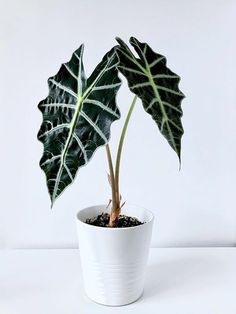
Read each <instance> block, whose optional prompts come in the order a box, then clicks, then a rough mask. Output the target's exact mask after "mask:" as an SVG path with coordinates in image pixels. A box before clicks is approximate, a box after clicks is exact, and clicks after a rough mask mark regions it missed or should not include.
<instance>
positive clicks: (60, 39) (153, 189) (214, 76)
mask: <svg viewBox="0 0 236 314" xmlns="http://www.w3.org/2000/svg"><path fill="white" fill-rule="evenodd" d="M235 12H236V2H235V1H234V0H199V1H189V0H178V1H174V0H168V1H166V0H145V1H143V0H128V1H127V0H120V1H118V2H116V3H115V4H114V2H113V1H110V0H100V1H92V0H90V1H86V0H68V1H64V0H50V1H48V0H10V1H1V2H0V39H1V41H0V42H1V49H0V68H1V77H0V93H1V106H0V116H1V123H0V143H1V154H0V173H1V190H0V191H1V195H0V196H1V198H0V199H1V206H0V207H1V209H0V247H35V248H38V247H75V246H76V243H77V239H76V231H75V228H74V217H75V213H76V212H77V211H78V210H79V209H80V208H84V207H87V206H89V205H96V204H100V203H105V202H106V201H108V199H109V197H110V190H109V185H108V183H107V175H106V170H107V162H106V159H105V151H104V149H100V150H99V151H98V152H97V154H96V156H95V157H94V159H93V160H92V162H91V163H90V164H89V165H88V166H87V167H85V168H83V169H81V171H80V173H79V175H78V177H77V180H76V182H75V183H74V184H73V185H72V186H71V187H70V188H68V190H67V191H66V192H65V193H64V195H63V196H62V197H61V198H60V199H58V201H57V202H56V204H55V208H54V210H53V211H51V210H50V202H49V197H48V194H47V189H46V184H45V178H44V174H43V173H42V171H41V170H40V169H39V167H38V162H39V159H40V157H41V154H42V145H41V143H39V142H38V141H37V140H36V134H37V131H38V128H39V125H40V123H41V114H40V112H39V111H38V109H37V103H38V102H39V101H40V100H41V99H42V98H44V97H46V95H47V91H48V88H47V78H48V77H49V76H51V75H54V74H55V73H56V72H57V71H58V69H59V66H60V64H61V63H62V62H65V61H67V60H68V59H69V58H70V56H71V53H72V52H73V50H74V49H76V48H77V47H78V46H79V45H80V44H81V43H82V42H84V43H85V69H86V72H87V74H89V73H90V72H91V70H92V69H93V68H94V66H95V65H96V64H97V63H98V62H99V61H100V60H101V58H102V56H103V55H104V53H105V52H106V51H107V50H108V49H110V47H111V46H112V45H114V44H115V41H114V37H115V36H116V35H119V36H121V37H122V38H124V39H125V40H127V39H128V38H129V37H130V35H136V36H137V37H138V38H139V39H140V40H141V41H142V40H143V41H147V42H148V43H149V44H150V45H151V46H152V47H153V49H154V50H156V51H158V52H160V53H162V54H164V55H166V56H167V59H168V65H169V66H170V67H171V69H172V70H173V71H175V72H176V73H178V74H179V75H180V76H181V77H182V80H181V85H180V86H181V89H182V90H183V92H184V93H185V94H186V99H185V100H184V101H183V109H184V118H183V124H184V127H185V135H184V137H183V150H182V151H183V154H182V170H181V172H179V171H178V160H177V157H176V156H175V154H174V152H173V151H172V150H171V148H170V147H169V146H168V144H167V143H166V141H165V140H164V139H163V138H162V136H161V135H160V134H159V131H158V129H157V127H156V125H155V124H154V122H153V121H152V119H151V118H150V117H149V116H148V115H147V114H146V113H145V112H144V110H143V108H142V106H141V104H140V103H138V104H137V106H136V108H135V111H134V115H133V117H132V120H131V123H130V126H129V129H128V134H127V138H126V142H125V148H124V155H123V159H122V172H121V183H122V184H121V192H122V196H123V199H124V200H127V201H128V202H130V203H134V204H139V205H140V206H143V207H146V208H148V209H150V210H152V211H153V212H154V213H155V214H156V217H157V224H156V226H155V228H154V233H153V242H152V246H183V245H190V246H191V245H198V246H204V245H212V246H213V245H233V244H234V243H235V231H236V219H235V175H236V163H235V160H236V142H235V138H236V123H235V121H236V106H235V70H236V67H235V65H236V58H235V55H236V41H235V32H234V30H235V29H236V13H235ZM131 99H132V95H131V94H130V92H129V91H128V89H127V88H126V82H125V81H124V84H123V86H122V91H121V93H120V95H119V97H118V104H119V106H120V108H121V111H122V113H123V117H124V115H125V113H126V111H127V109H128V105H129V103H130V102H131ZM121 125H122V123H121V121H119V122H117V123H115V124H114V125H113V127H112V147H113V149H114V148H115V147H116V143H117V139H118V135H119V134H120V128H121Z"/></svg>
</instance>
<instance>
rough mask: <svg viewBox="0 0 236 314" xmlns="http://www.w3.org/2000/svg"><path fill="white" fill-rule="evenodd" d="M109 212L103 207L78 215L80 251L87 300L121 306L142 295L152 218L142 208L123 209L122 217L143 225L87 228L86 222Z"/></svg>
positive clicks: (127, 206) (91, 208)
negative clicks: (129, 217) (128, 217)
mask: <svg viewBox="0 0 236 314" xmlns="http://www.w3.org/2000/svg"><path fill="white" fill-rule="evenodd" d="M102 212H108V209H107V208H106V206H105V205H98V206H93V207H88V208H85V209H83V210H81V211H79V213H78V214H77V220H76V221H77V230H78V238H79V251H80V258H81V265H82V271H83V279H84V287H85V292H86V294H87V296H88V297H89V298H90V299H92V300H93V301H95V302H97V303H100V304H103V305H108V306H121V305H125V304H129V303H132V302H134V301H136V300H137V299H139V298H140V296H141V295H142V293H143V287H144V275H145V269H146V263H147V258H148V252H149V246H150V240H151V233H152V225H153V219H154V217H153V214H152V213H151V212H150V211H148V210H146V209H143V208H141V207H137V206H131V205H126V208H124V210H122V213H123V214H125V215H128V216H132V217H136V218H138V219H139V220H140V221H142V222H145V223H144V224H143V225H140V226H136V227H128V228H103V227H96V226H92V225H88V224H86V223H85V221H86V219H87V218H92V217H95V216H97V215H99V214H101V213H102Z"/></svg>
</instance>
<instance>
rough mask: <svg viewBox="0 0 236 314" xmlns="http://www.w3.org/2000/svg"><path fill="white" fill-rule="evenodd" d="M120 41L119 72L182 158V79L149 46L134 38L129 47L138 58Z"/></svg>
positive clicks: (118, 39)
mask: <svg viewBox="0 0 236 314" xmlns="http://www.w3.org/2000/svg"><path fill="white" fill-rule="evenodd" d="M117 41H118V43H119V47H118V49H117V54H118V57H119V59H120V62H119V66H118V69H119V70H120V71H121V73H122V74H123V75H124V76H125V77H126V79H127V81H128V85H129V88H130V90H131V91H132V92H133V93H134V94H136V95H137V96H138V97H140V98H141V100H142V103H143V107H144V109H145V111H146V112H147V113H149V114H150V115H151V116H152V118H153V119H154V121H155V122H156V123H157V125H158V127H159V130H160V131H161V133H162V134H163V135H164V137H165V138H166V139H167V141H168V142H169V144H170V146H171V147H172V148H173V149H174V150H175V152H176V153H177V155H178V157H179V158H180V151H181V137H182V135H183V127H182V123H181V116H182V109H181V101H182V99H183V98H184V94H183V93H182V92H181V91H180V90H179V87H178V84H179V80H180V77H179V76H178V75H176V74H175V73H173V72H172V71H171V70H170V69H169V68H167V66H166V58H165V57H164V56H162V55H160V54H158V53H155V52H154V51H153V50H152V49H151V48H150V46H149V45H148V44H146V43H140V42H139V41H138V40H137V39H136V38H134V37H131V39H130V44H131V45H132V46H133V47H134V49H135V51H136V52H137V54H138V56H139V58H137V57H136V56H135V55H134V54H133V52H132V51H131V50H130V49H129V47H128V46H127V45H126V44H125V43H124V42H123V41H122V40H121V39H120V38H117Z"/></svg>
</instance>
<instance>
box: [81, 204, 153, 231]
mask: <svg viewBox="0 0 236 314" xmlns="http://www.w3.org/2000/svg"><path fill="white" fill-rule="evenodd" d="M126 205H128V206H132V207H138V208H140V209H143V210H145V211H146V212H147V213H148V215H149V216H150V218H149V220H148V221H147V222H145V223H143V224H141V225H138V226H133V227H124V228H109V227H100V226H94V225H90V224H87V223H86V222H84V221H82V220H81V219H80V218H79V214H80V213H81V212H82V211H86V210H87V209H89V208H92V207H98V206H99V207H100V206H101V207H105V208H106V207H107V205H106V204H98V205H92V206H88V207H85V208H83V209H80V210H79V211H78V212H77V214H76V221H77V222H78V223H79V224H81V225H83V226H86V227H87V228H98V230H99V229H101V230H107V231H108V232H122V231H123V232H124V231H126V230H135V229H138V228H143V227H144V226H147V225H148V224H150V223H152V222H153V221H154V218H155V216H154V214H153V212H152V211H151V210H149V209H146V208H145V207H142V206H139V205H136V204H130V203H126ZM88 218H89V217H88Z"/></svg>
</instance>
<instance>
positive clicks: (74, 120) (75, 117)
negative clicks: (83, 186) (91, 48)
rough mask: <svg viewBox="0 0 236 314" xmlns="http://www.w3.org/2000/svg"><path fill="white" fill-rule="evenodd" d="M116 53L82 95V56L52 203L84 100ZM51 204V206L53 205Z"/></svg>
mask: <svg viewBox="0 0 236 314" xmlns="http://www.w3.org/2000/svg"><path fill="white" fill-rule="evenodd" d="M114 55H115V52H114V53H113V54H112V56H111V57H110V58H109V61H108V62H107V64H106V65H105V67H104V68H103V69H102V71H101V72H100V73H99V75H98V76H97V78H96V79H95V80H94V81H93V83H92V84H91V85H90V86H89V87H88V88H87V89H86V90H85V92H84V94H83V95H82V79H81V69H82V68H81V65H82V62H81V59H82V57H81V58H80V66H79V73H78V88H77V90H78V95H77V98H78V100H77V102H76V106H75V113H74V115H73V118H72V120H71V123H70V131H69V134H68V137H67V140H66V144H65V146H64V148H63V151H62V154H61V161H60V168H59V170H58V173H57V177H56V184H55V186H54V189H53V196H52V205H53V203H54V200H55V199H56V194H57V190H58V185H59V182H60V180H59V179H60V177H61V174H62V170H63V167H64V166H65V158H66V153H67V151H68V149H69V146H70V143H71V140H72V138H73V133H74V130H75V128H76V125H77V122H78V120H79V117H80V113H81V110H82V107H83V103H84V101H85V100H86V99H87V98H88V96H89V94H90V92H91V91H92V89H93V87H94V86H95V85H96V83H97V82H98V81H99V80H100V78H101V77H102V75H103V74H104V72H105V70H106V68H107V67H108V66H109V65H110V63H111V62H112V60H113V58H114ZM52 205H51V206H52Z"/></svg>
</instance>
